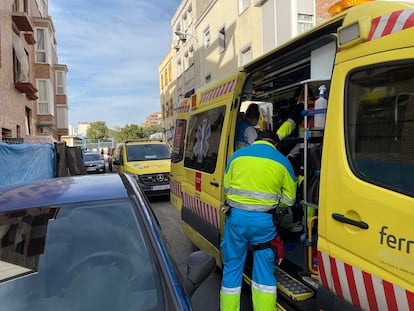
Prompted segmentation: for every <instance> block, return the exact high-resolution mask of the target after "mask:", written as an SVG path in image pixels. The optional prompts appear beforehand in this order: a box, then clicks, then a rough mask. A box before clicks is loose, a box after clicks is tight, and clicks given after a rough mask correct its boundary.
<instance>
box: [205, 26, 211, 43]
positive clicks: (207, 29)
mask: <svg viewBox="0 0 414 311" xmlns="http://www.w3.org/2000/svg"><path fill="white" fill-rule="evenodd" d="M203 43H204V47H209V46H210V26H207V27H206V28H205V29H204V30H203Z"/></svg>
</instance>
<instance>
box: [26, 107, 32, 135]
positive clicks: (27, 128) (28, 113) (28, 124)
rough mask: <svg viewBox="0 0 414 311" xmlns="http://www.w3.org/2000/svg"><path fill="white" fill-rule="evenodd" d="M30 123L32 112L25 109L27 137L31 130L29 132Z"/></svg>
mask: <svg viewBox="0 0 414 311" xmlns="http://www.w3.org/2000/svg"><path fill="white" fill-rule="evenodd" d="M31 123H32V110H31V109H29V108H27V107H26V112H25V134H26V135H27V136H29V135H30V133H31V130H30V125H31Z"/></svg>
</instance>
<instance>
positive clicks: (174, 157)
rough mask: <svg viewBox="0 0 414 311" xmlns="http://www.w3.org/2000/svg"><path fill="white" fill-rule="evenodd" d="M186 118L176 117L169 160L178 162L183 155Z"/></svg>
mask: <svg viewBox="0 0 414 311" xmlns="http://www.w3.org/2000/svg"><path fill="white" fill-rule="evenodd" d="M186 127H187V120H184V119H176V121H175V132H174V140H173V145H172V153H171V162H172V163H177V162H180V161H181V160H182V159H183V157H184V138H185V129H186Z"/></svg>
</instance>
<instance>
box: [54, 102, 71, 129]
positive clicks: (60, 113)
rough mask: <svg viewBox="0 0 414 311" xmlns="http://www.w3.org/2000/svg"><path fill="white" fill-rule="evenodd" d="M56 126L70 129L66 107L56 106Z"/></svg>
mask: <svg viewBox="0 0 414 311" xmlns="http://www.w3.org/2000/svg"><path fill="white" fill-rule="evenodd" d="M56 125H57V128H68V126H69V123H68V107H67V106H66V105H56Z"/></svg>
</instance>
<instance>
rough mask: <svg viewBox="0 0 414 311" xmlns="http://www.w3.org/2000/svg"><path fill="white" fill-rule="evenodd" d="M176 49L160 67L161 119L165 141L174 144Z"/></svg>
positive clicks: (168, 54)
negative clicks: (174, 66)
mask: <svg viewBox="0 0 414 311" xmlns="http://www.w3.org/2000/svg"><path fill="white" fill-rule="evenodd" d="M173 51H174V49H173V48H171V49H170V50H169V51H168V53H167V55H166V56H165V57H164V59H163V60H162V62H161V63H160V64H159V66H158V72H159V76H160V100H161V118H162V126H163V128H164V134H165V140H166V141H167V142H168V143H170V144H172V138H173V135H174V120H175V118H174V117H175V115H174V107H173V103H174V90H175V81H174V80H173V69H172V68H173V56H174V52H173Z"/></svg>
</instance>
